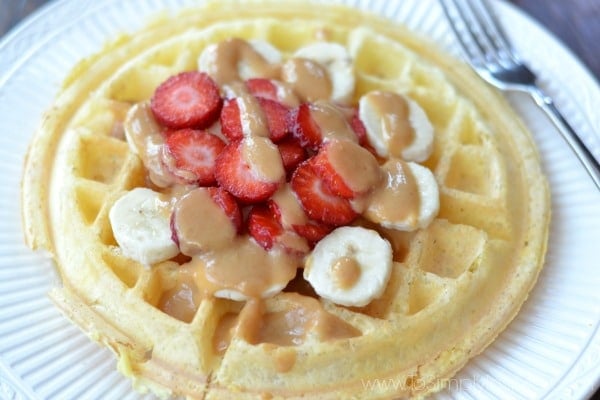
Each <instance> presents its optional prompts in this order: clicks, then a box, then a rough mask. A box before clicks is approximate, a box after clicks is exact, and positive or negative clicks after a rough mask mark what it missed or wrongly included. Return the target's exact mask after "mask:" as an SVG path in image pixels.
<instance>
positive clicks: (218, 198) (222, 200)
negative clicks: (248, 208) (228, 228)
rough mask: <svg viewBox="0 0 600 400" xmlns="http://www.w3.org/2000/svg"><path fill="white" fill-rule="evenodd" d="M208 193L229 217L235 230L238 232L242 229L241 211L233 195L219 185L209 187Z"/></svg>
mask: <svg viewBox="0 0 600 400" xmlns="http://www.w3.org/2000/svg"><path fill="white" fill-rule="evenodd" d="M208 193H209V194H210V197H212V199H213V200H214V201H215V203H217V204H218V205H219V207H221V208H222V209H223V211H224V212H225V214H227V216H228V217H229V219H231V222H232V223H233V225H234V226H235V229H236V231H237V232H238V233H240V232H241V230H242V212H241V210H240V207H239V205H238V203H237V201H236V200H235V197H233V196H232V195H231V193H229V192H228V191H227V190H225V189H223V188H221V187H209V188H208Z"/></svg>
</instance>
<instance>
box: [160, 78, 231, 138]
mask: <svg viewBox="0 0 600 400" xmlns="http://www.w3.org/2000/svg"><path fill="white" fill-rule="evenodd" d="M221 105H222V99H221V95H220V93H219V87H218V86H217V84H216V83H215V82H214V81H213V80H212V79H211V78H210V77H209V76H208V75H207V74H205V73H202V72H197V71H189V72H182V73H180V74H178V75H174V76H172V77H170V78H169V79H167V80H166V81H164V82H163V83H162V84H160V85H159V86H158V88H156V91H155V92H154V95H153V96H152V99H151V101H150V107H151V109H152V113H153V114H154V117H155V118H156V120H157V121H158V122H159V123H160V124H161V125H164V126H166V127H167V128H170V129H183V128H198V129H201V128H206V127H208V126H210V125H211V124H212V123H213V122H215V121H216V120H217V118H218V117H219V112H220V111H221Z"/></svg>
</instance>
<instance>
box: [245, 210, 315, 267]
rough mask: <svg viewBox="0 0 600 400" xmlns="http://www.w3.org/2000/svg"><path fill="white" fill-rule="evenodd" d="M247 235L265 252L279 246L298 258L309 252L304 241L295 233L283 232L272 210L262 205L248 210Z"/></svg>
mask: <svg viewBox="0 0 600 400" xmlns="http://www.w3.org/2000/svg"><path fill="white" fill-rule="evenodd" d="M248 233H250V236H252V237H253V238H254V240H256V242H257V243H258V244H260V245H261V246H262V248H264V249H265V250H271V249H272V248H273V247H274V246H279V247H281V248H283V249H284V250H285V251H286V252H288V253H292V254H296V255H300V256H302V255H304V254H306V253H307V252H308V251H309V247H308V243H307V241H306V239H304V238H303V237H301V236H299V235H298V234H297V233H296V232H293V231H288V230H285V229H284V228H283V227H282V226H281V224H280V223H279V221H278V220H277V218H276V216H275V215H274V214H273V212H272V210H271V209H270V208H269V207H267V206H266V205H263V204H261V205H256V206H254V207H252V209H251V210H250V213H249V214H248Z"/></svg>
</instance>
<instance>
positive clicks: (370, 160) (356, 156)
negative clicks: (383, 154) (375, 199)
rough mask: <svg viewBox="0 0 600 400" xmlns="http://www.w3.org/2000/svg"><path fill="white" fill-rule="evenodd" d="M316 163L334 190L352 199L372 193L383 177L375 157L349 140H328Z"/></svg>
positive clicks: (318, 171)
mask: <svg viewBox="0 0 600 400" xmlns="http://www.w3.org/2000/svg"><path fill="white" fill-rule="evenodd" d="M313 166H314V168H315V171H316V172H317V174H319V176H320V177H321V178H322V179H323V181H324V182H325V184H326V185H327V187H328V188H329V189H330V190H331V191H332V192H333V193H335V194H336V195H338V196H342V197H345V198H348V199H353V198H355V197H357V196H359V195H362V194H365V193H367V192H369V191H370V190H371V189H372V188H373V187H374V186H375V185H376V184H377V183H378V182H379V181H380V180H381V178H382V173H381V171H380V168H379V163H378V162H377V159H376V158H375V156H373V154H371V153H370V152H369V151H368V150H367V149H365V148H364V147H361V146H360V145H358V144H357V143H354V142H352V141H349V140H330V141H328V142H326V143H324V144H323V146H321V149H320V150H319V153H318V154H317V155H316V156H315V157H314V164H313Z"/></svg>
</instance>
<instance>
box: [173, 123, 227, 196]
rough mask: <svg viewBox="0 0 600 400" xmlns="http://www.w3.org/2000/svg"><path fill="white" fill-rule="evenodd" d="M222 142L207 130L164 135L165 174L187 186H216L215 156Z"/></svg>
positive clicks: (186, 130)
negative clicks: (189, 184) (166, 170)
mask: <svg viewBox="0 0 600 400" xmlns="http://www.w3.org/2000/svg"><path fill="white" fill-rule="evenodd" d="M224 148H225V142H223V140H221V139H220V138H218V137H217V136H215V135H213V134H211V133H208V132H206V131H200V130H194V129H181V130H178V131H173V132H167V138H166V140H165V147H164V151H163V162H164V164H165V166H166V167H167V169H168V171H169V172H170V173H172V174H173V175H175V176H176V177H178V178H180V179H181V180H183V181H184V182H186V183H198V184H199V185H201V186H208V185H212V184H214V183H215V165H216V160H217V156H218V155H219V154H220V153H221V151H223V149H224Z"/></svg>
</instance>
